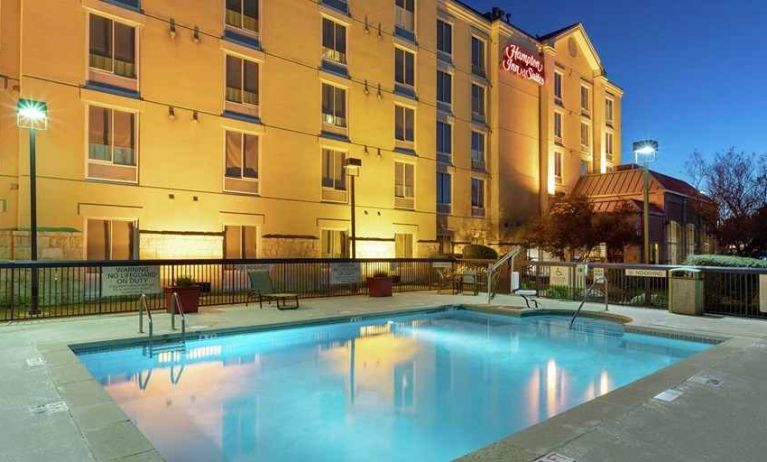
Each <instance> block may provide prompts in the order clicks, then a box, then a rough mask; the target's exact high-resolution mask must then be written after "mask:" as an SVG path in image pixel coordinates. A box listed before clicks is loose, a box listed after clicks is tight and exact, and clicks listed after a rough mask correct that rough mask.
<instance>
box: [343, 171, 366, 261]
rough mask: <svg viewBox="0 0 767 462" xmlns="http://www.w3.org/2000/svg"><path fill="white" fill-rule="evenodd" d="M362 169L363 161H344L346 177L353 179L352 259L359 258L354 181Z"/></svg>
mask: <svg viewBox="0 0 767 462" xmlns="http://www.w3.org/2000/svg"><path fill="white" fill-rule="evenodd" d="M361 167H362V159H354V158H351V157H348V158H347V159H346V160H345V161H344V169H345V170H346V172H345V173H346V175H348V176H349V178H351V185H350V188H351V212H352V242H351V244H352V245H351V247H352V258H357V210H356V208H357V204H356V197H355V191H354V180H355V178H357V177H358V176H360V168H361Z"/></svg>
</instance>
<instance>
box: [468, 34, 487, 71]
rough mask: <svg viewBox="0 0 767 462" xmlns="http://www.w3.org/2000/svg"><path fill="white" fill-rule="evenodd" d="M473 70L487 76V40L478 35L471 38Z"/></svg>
mask: <svg viewBox="0 0 767 462" xmlns="http://www.w3.org/2000/svg"><path fill="white" fill-rule="evenodd" d="M471 72H472V73H473V74H475V75H479V76H481V77H484V76H485V42H484V41H483V40H481V39H478V38H477V37H472V38H471Z"/></svg>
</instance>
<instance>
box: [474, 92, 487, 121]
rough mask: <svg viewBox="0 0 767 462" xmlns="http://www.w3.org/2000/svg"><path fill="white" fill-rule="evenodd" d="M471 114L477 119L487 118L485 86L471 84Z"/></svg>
mask: <svg viewBox="0 0 767 462" xmlns="http://www.w3.org/2000/svg"><path fill="white" fill-rule="evenodd" d="M471 116H472V118H473V119H475V120H479V121H484V120H485V87H483V86H481V85H477V84H474V83H473V84H471Z"/></svg>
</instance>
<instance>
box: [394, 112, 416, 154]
mask: <svg viewBox="0 0 767 462" xmlns="http://www.w3.org/2000/svg"><path fill="white" fill-rule="evenodd" d="M394 138H395V139H396V140H397V141H398V142H400V143H405V144H409V145H412V144H413V143H414V142H415V110H414V109H412V108H409V107H405V106H400V105H395V106H394Z"/></svg>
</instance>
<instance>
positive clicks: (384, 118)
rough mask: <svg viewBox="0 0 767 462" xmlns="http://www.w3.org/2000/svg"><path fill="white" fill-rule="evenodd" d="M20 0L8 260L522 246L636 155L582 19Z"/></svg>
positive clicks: (10, 112)
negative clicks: (545, 221) (553, 23)
mask: <svg viewBox="0 0 767 462" xmlns="http://www.w3.org/2000/svg"><path fill="white" fill-rule="evenodd" d="M180 3H181V2H178V1H173V0H141V1H140V0H109V1H103V0H45V1H42V0H40V1H37V0H36V1H19V0H0V98H1V99H0V103H1V104H0V230H1V231H0V258H28V256H29V233H28V229H29V223H30V218H29V216H30V206H29V195H30V186H29V185H30V181H29V180H30V177H29V151H28V130H25V129H19V128H17V127H16V114H15V110H16V108H15V107H16V102H17V100H18V99H20V98H28V99H32V100H40V101H45V102H46V103H47V104H48V108H49V118H50V120H49V128H48V130H46V131H39V132H38V133H37V191H38V223H39V226H40V243H39V245H40V257H41V258H45V259H81V258H82V259H128V258H141V259H154V258H208V257H211V258H220V257H232V258H238V257H264V258H267V257H345V256H348V255H349V253H350V252H349V249H350V245H352V243H351V213H350V205H349V201H350V192H351V191H350V189H351V188H350V177H349V176H348V175H347V173H348V172H347V171H346V170H345V169H344V163H345V161H346V160H347V159H350V158H354V159H359V160H360V161H361V163H362V165H361V167H360V168H359V171H358V173H359V175H358V176H356V177H355V178H354V181H355V189H356V195H355V197H356V218H357V220H356V221H357V226H356V235H357V239H356V246H357V247H356V248H357V256H358V257H394V256H397V257H411V256H413V257H429V256H434V255H439V254H442V253H451V252H454V251H459V250H460V248H461V246H462V245H464V244H467V243H482V244H487V245H490V246H494V247H498V248H503V247H505V246H507V245H509V244H511V243H513V242H514V240H515V236H516V233H517V232H518V231H519V229H520V226H521V225H523V224H524V223H525V222H526V221H528V220H529V219H530V218H531V217H534V216H537V215H538V214H540V213H541V211H543V210H545V209H546V207H547V204H548V202H549V200H550V198H551V197H552V195H554V194H557V193H567V192H569V191H571V190H572V189H573V188H574V186H575V185H576V183H577V182H578V179H579V178H580V177H581V176H582V175H584V174H588V173H594V172H596V173H605V172H607V171H610V170H612V169H613V166H614V165H617V164H619V163H620V159H621V145H620V139H621V96H622V91H621V89H620V88H618V87H617V86H615V85H614V84H613V83H611V82H610V81H609V80H608V79H607V76H606V73H605V71H604V68H603V66H602V63H601V61H600V59H599V56H598V55H597V53H596V51H595V49H594V47H593V46H592V44H591V42H590V40H589V37H588V35H587V34H586V31H585V30H584V28H583V26H582V25H580V24H576V25H573V26H571V27H568V28H565V29H562V30H559V31H556V32H553V33H551V34H547V35H544V36H539V37H535V36H532V35H530V34H528V33H525V32H524V31H522V30H520V29H519V28H517V27H515V26H513V25H512V24H511V21H510V20H511V19H513V17H511V16H509V15H506V14H505V13H504V12H502V11H501V10H499V9H494V10H493V11H492V12H490V13H488V14H480V13H479V12H477V11H475V10H473V9H472V8H471V7H469V6H468V5H466V4H464V3H461V2H459V1H455V0H279V1H265V0H213V1H197V2H184V5H183V7H182V5H180Z"/></svg>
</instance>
